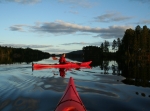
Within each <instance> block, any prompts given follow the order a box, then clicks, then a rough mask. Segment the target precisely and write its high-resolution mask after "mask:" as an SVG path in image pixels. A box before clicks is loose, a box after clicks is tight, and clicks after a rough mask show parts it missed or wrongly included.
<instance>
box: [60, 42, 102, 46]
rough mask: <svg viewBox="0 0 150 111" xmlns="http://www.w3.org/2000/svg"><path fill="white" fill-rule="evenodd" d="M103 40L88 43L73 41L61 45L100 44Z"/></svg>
mask: <svg viewBox="0 0 150 111" xmlns="http://www.w3.org/2000/svg"><path fill="white" fill-rule="evenodd" d="M101 43H102V42H93V43H86V42H72V43H65V44H61V45H82V46H87V45H94V46H95V45H96V46H100V45H101Z"/></svg>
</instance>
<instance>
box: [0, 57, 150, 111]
mask: <svg viewBox="0 0 150 111" xmlns="http://www.w3.org/2000/svg"><path fill="white" fill-rule="evenodd" d="M67 60H68V61H73V60H70V59H67ZM74 62H77V61H75V60H74ZM36 63H48V64H49V63H58V62H57V61H56V60H52V58H49V59H45V60H42V61H38V62H36ZM105 64H106V63H105ZM112 66H113V67H112ZM116 67H118V64H117V63H116V62H115V61H110V62H107V67H105V66H104V67H103V70H102V68H101V67H100V66H94V67H92V68H91V69H86V68H83V69H69V70H67V72H66V74H65V75H60V73H59V69H56V68H52V69H44V70H34V71H33V70H32V63H29V64H27V63H14V64H1V65H0V111H54V109H55V108H56V105H57V103H58V102H59V100H60V98H61V97H62V95H63V93H64V90H65V88H66V86H67V83H68V80H69V78H70V77H73V78H74V82H75V84H76V88H77V91H78V93H79V95H80V98H81V99H82V102H83V103H84V105H85V107H86V109H87V111H150V87H149V86H143V85H139V84H138V85H136V84H132V83H133V82H131V81H135V80H134V79H130V82H127V81H126V80H129V79H127V78H126V76H122V74H121V73H123V72H125V71H119V73H118V71H117V70H114V68H116ZM130 70H131V72H132V69H130ZM126 73H129V71H127V72H126ZM141 73H142V72H141ZM138 80H139V79H138ZM140 81H142V80H140ZM149 82H150V81H148V84H149ZM128 83H129V84H128ZM144 83H145V82H144ZM146 84H147V82H146Z"/></svg>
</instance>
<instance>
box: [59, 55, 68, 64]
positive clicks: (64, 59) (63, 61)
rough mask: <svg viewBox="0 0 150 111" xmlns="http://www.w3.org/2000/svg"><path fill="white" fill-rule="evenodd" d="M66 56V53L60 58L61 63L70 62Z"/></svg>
mask: <svg viewBox="0 0 150 111" xmlns="http://www.w3.org/2000/svg"><path fill="white" fill-rule="evenodd" d="M65 56H66V54H62V56H61V57H60V58H59V63H60V64H65V63H68V62H67V61H66V58H65Z"/></svg>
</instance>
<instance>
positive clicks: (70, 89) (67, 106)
mask: <svg viewBox="0 0 150 111" xmlns="http://www.w3.org/2000/svg"><path fill="white" fill-rule="evenodd" d="M55 111H86V109H85V106H84V105H83V103H82V101H81V99H80V97H79V94H78V92H77V91H76V87H75V84H74V80H73V78H72V77H70V79H69V82H68V85H67V87H66V90H65V92H64V95H63V96H62V98H61V99H60V101H59V103H58V105H57V107H56V109H55Z"/></svg>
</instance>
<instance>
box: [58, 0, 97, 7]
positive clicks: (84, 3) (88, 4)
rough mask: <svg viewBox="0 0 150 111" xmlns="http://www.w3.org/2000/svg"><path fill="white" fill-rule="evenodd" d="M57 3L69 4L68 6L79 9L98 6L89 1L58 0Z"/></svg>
mask: <svg viewBox="0 0 150 111" xmlns="http://www.w3.org/2000/svg"><path fill="white" fill-rule="evenodd" d="M58 2H60V3H69V4H72V5H74V6H81V7H84V8H91V7H93V6H95V5H97V4H98V3H95V2H89V0H58Z"/></svg>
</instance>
